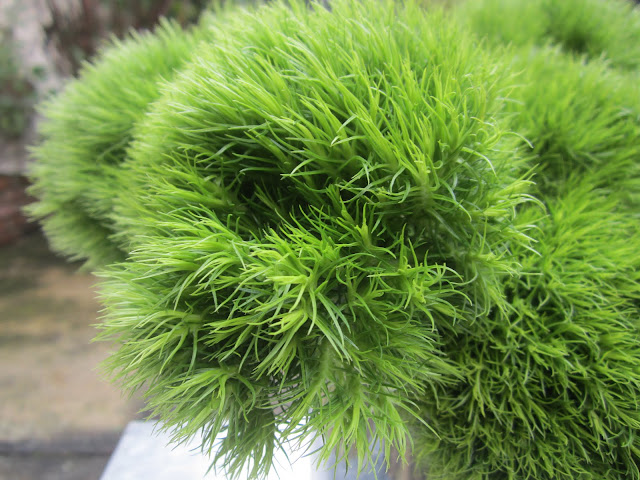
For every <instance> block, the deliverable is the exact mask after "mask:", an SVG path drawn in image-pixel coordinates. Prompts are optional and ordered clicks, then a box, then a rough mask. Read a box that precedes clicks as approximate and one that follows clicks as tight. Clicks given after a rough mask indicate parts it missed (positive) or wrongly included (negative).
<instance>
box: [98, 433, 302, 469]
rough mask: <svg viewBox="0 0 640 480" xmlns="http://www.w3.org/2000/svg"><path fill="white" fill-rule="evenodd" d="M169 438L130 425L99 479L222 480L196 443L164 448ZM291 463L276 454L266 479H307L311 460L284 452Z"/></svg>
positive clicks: (165, 434)
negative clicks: (211, 467)
mask: <svg viewBox="0 0 640 480" xmlns="http://www.w3.org/2000/svg"><path fill="white" fill-rule="evenodd" d="M169 439H170V435H169V434H168V433H166V432H159V431H157V429H154V424H153V423H151V422H131V423H129V425H127V428H126V429H125V431H124V433H123V434H122V438H121V439H120V442H119V443H118V446H117V447H116V450H115V451H114V452H113V455H112V457H111V459H110V460H109V463H108V464H107V468H106V469H105V471H104V473H103V474H102V477H101V480H147V479H149V480H176V479H179V480H205V479H206V480H222V479H224V478H225V476H224V472H222V471H218V472H215V471H214V470H212V471H211V472H210V473H209V474H208V475H207V474H206V472H207V469H208V468H209V465H210V463H211V462H210V461H209V459H208V458H207V457H206V456H204V455H202V454H201V453H200V452H199V451H198V450H197V447H198V445H199V444H200V442H198V441H197V440H196V441H194V442H192V443H191V444H190V445H180V446H173V445H172V446H167V444H168V443H169ZM288 455H289V458H291V459H292V460H294V462H293V465H292V466H290V465H289V462H288V461H287V458H286V457H285V455H284V454H283V453H282V452H278V453H277V454H276V459H275V462H274V465H275V468H274V469H272V471H271V473H270V474H269V477H268V480H278V479H279V480H308V479H310V478H311V470H312V467H311V458H310V457H301V458H298V457H299V455H295V454H293V453H291V452H288Z"/></svg>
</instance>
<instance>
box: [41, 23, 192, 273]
mask: <svg viewBox="0 0 640 480" xmlns="http://www.w3.org/2000/svg"><path fill="white" fill-rule="evenodd" d="M197 38H198V35H197V32H192V33H185V32H183V31H182V30H181V29H180V27H178V26H176V25H173V24H171V23H168V22H164V23H162V25H161V26H160V27H158V29H157V30H156V31H155V33H154V34H150V33H143V34H138V33H133V34H132V35H131V36H130V38H128V39H126V40H123V41H120V40H115V39H114V40H112V41H111V43H110V44H109V45H107V46H106V47H105V49H104V51H103V52H102V54H101V55H100V56H99V57H98V59H97V60H95V61H94V62H93V63H87V64H85V66H84V68H83V69H82V71H81V72H80V76H79V78H78V79H75V80H72V81H71V82H70V83H69V84H67V86H66V87H65V89H64V91H63V92H62V93H61V94H60V95H57V96H55V97H53V98H52V99H50V100H49V101H47V102H45V103H44V104H43V105H42V106H41V113H42V115H43V117H44V118H45V121H44V122H43V124H42V125H41V127H40V132H39V133H40V134H41V136H42V137H43V141H42V142H41V143H40V145H38V146H37V147H36V148H35V149H34V150H33V154H34V157H35V158H36V160H37V161H36V162H35V163H34V164H33V167H32V168H31V170H30V177H31V181H32V183H33V186H32V187H31V192H30V193H31V194H32V195H33V196H34V197H36V198H37V199H38V201H37V202H36V203H35V204H33V205H31V206H30V209H29V212H30V214H31V215H32V217H34V218H36V219H38V220H40V222H41V223H42V225H43V227H44V230H45V231H46V233H47V235H48V237H49V241H50V243H51V245H52V247H53V248H54V249H55V250H56V251H58V252H60V253H63V254H64V255H67V256H69V257H70V258H72V259H74V260H84V261H85V262H86V265H87V266H88V267H89V268H95V267H100V266H104V265H107V264H109V263H112V262H113V261H116V260H121V259H124V257H125V254H126V250H124V251H123V249H122V248H121V247H120V245H118V244H117V243H116V242H114V241H113V240H112V239H111V235H112V234H113V233H114V227H113V221H112V220H111V218H110V212H111V210H112V208H113V199H114V197H115V195H116V193H117V192H118V191H119V189H120V188H121V187H120V185H119V184H118V182H117V180H116V178H117V177H116V172H117V170H118V169H119V166H120V164H121V163H122V162H123V160H124V158H125V156H126V150H127V147H128V145H129V142H130V141H131V135H132V129H133V126H134V125H135V124H136V123H137V122H138V121H139V120H141V119H142V118H143V117H144V115H145V112H146V110H147V106H148V105H149V103H150V102H151V101H153V100H155V99H156V98H157V97H158V96H159V95H160V90H161V84H162V83H163V82H165V81H168V80H170V79H171V77H172V75H173V73H174V71H175V70H176V68H178V67H179V66H180V65H181V64H182V63H183V62H185V60H186V59H187V58H189V57H190V56H191V55H192V52H193V51H194V50H195V48H196V44H197Z"/></svg>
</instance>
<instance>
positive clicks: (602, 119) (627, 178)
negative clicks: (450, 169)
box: [509, 47, 640, 208]
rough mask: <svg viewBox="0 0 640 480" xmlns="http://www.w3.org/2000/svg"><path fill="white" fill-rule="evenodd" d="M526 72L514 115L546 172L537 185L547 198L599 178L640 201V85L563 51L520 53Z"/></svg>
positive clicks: (518, 61) (517, 63) (517, 60)
mask: <svg viewBox="0 0 640 480" xmlns="http://www.w3.org/2000/svg"><path fill="white" fill-rule="evenodd" d="M513 55H514V62H513V67H514V68H515V69H516V70H518V71H520V72H521V75H520V76H519V81H520V82H521V87H520V88H517V89H515V90H514V92H513V95H512V100H513V102H512V103H510V106H509V108H510V109H511V110H512V111H513V112H514V128H515V129H516V130H517V131H518V133H520V134H521V135H523V137H524V138H526V141H527V142H528V143H529V145H530V147H531V150H532V153H533V154H534V155H535V156H536V158H535V162H536V163H537V164H538V167H537V170H536V175H535V177H534V179H535V181H536V184H537V187H538V190H539V191H540V192H541V194H542V195H543V196H544V197H546V196H548V195H562V194H563V193H564V191H565V190H566V188H569V187H567V186H566V185H565V183H566V181H567V180H568V179H569V178H571V177H572V176H575V175H576V174H579V173H582V174H591V173H596V172H597V178H598V179H599V182H600V183H599V185H600V186H601V187H606V188H609V189H612V190H613V191H614V193H617V194H623V195H625V196H627V197H629V196H632V197H635V198H636V200H635V201H634V202H633V203H632V205H636V208H637V206H638V205H640V204H639V203H637V197H638V194H639V193H640V163H639V162H638V158H640V83H639V82H638V81H637V79H635V78H632V77H631V76H630V75H627V74H622V73H620V72H617V71H612V70H611V69H609V68H608V64H607V63H606V62H602V61H599V60H592V61H590V62H585V61H584V60H583V59H577V58H574V57H572V56H569V55H566V54H564V53H562V51H561V50H559V49H557V48H540V49H538V48H534V49H529V48H526V47H525V48H519V49H516V50H515V51H514V52H513Z"/></svg>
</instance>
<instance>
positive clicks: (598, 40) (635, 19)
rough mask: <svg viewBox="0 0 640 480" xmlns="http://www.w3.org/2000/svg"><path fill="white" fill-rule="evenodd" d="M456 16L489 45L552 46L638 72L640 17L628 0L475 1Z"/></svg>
mask: <svg viewBox="0 0 640 480" xmlns="http://www.w3.org/2000/svg"><path fill="white" fill-rule="evenodd" d="M457 11H458V13H457V16H458V17H459V18H460V19H461V20H462V21H463V22H464V23H465V25H467V26H468V28H471V30H473V31H474V32H477V33H478V34H480V35H481V36H483V37H486V38H487V39H488V40H489V41H491V42H497V43H510V44H513V45H532V44H533V45H539V46H543V45H547V44H552V45H557V46H559V47H560V48H562V49H563V50H564V51H565V52H567V53H569V54H573V55H577V56H583V55H584V56H586V57H588V58H590V59H599V58H603V59H606V60H607V61H608V62H610V64H611V65H612V66H614V67H615V68H618V69H621V70H627V71H634V72H637V70H638V68H640V12H639V11H638V8H637V6H635V4H634V3H633V2H631V1H628V0H562V1H558V0H528V1H524V0H477V1H476V0H471V1H464V2H461V3H460V5H459V6H458V7H457Z"/></svg>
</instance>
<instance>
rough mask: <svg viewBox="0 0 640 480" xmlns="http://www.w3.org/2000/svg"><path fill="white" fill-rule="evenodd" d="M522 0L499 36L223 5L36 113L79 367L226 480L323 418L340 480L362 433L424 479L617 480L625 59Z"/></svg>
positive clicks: (631, 99)
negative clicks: (95, 351)
mask: <svg viewBox="0 0 640 480" xmlns="http://www.w3.org/2000/svg"><path fill="white" fill-rule="evenodd" d="M503 3H504V2H503ZM504 4H505V5H507V3H504ZM508 4H509V5H516V4H515V3H513V2H511V3H508ZM483 5H485V8H495V5H496V3H495V2H483ZM487 5H488V7H487ZM527 5H529V6H528V7H525V8H531V9H532V10H531V11H532V12H534V11H536V9H539V8H543V7H544V8H545V9H547V10H544V12H545V15H544V16H541V17H539V20H540V21H541V24H542V25H543V27H540V28H538V27H536V26H535V25H534V26H533V27H532V32H533V33H531V32H530V33H527V34H526V35H522V36H521V37H519V38H520V40H519V43H521V45H519V46H512V47H510V48H506V47H503V46H501V45H500V42H493V43H490V42H489V44H488V45H487V44H486V43H483V42H484V41H483V40H481V39H478V38H476V37H474V36H472V35H471V34H470V33H468V32H465V27H464V26H461V25H459V20H460V15H459V14H456V17H455V19H452V18H451V17H449V16H448V15H447V14H444V13H442V12H440V11H439V10H436V9H434V10H433V11H429V12H424V11H422V10H421V9H420V8H419V7H418V6H417V5H416V4H413V3H411V2H408V3H407V4H402V5H400V4H398V3H393V2H391V1H387V2H384V3H378V2H375V1H374V0H362V1H357V0H336V1H335V2H332V3H331V8H330V9H327V8H325V7H323V6H322V5H320V4H313V5H312V6H311V7H308V6H307V5H305V4H304V3H303V2H295V1H294V2H291V3H286V4H285V3H274V4H271V5H269V6H265V7H262V8H260V9H257V10H250V11H242V10H230V11H229V12H227V13H226V14H225V16H224V17H223V21H220V22H215V21H212V22H209V20H207V21H206V22H205V23H203V24H202V25H201V26H200V27H199V29H197V31H196V33H192V34H189V35H194V36H196V37H198V38H200V39H202V40H203V41H202V42H200V43H198V44H197V45H196V43H195V42H194V40H193V38H192V39H189V38H188V37H187V36H186V35H185V34H182V33H180V32H179V31H176V30H172V32H173V33H172V35H175V36H176V38H177V39H176V40H174V41H172V42H171V44H172V45H174V44H178V43H180V41H181V42H183V43H182V46H174V48H176V50H175V52H176V56H177V57H179V58H176V60H175V62H174V63H172V64H171V66H170V68H168V70H167V71H166V73H163V74H161V75H159V74H158V73H157V72H158V71H159V70H158V67H157V64H158V62H162V61H164V58H165V56H164V55H160V58H157V57H153V56H150V55H149V52H148V51H147V50H146V49H148V48H150V47H149V46H148V45H147V44H146V43H145V42H149V44H153V45H156V46H157V45H158V43H157V42H162V40H161V39H162V38H163V33H160V34H158V36H155V37H153V36H151V37H145V38H147V40H145V42H137V41H131V42H129V43H127V42H125V43H124V44H116V45H115V46H113V48H112V49H111V50H110V51H108V52H106V53H105V54H104V58H103V60H101V62H102V63H98V64H96V66H95V67H90V68H87V70H86V71H85V72H84V73H83V74H82V75H81V77H80V79H79V80H78V82H76V83H74V84H73V85H72V86H71V87H69V89H68V91H67V92H66V93H64V94H63V95H62V96H61V97H59V99H58V100H56V101H55V102H52V103H50V104H49V106H48V107H46V109H45V113H46V115H47V117H48V118H49V120H48V122H49V123H48V124H47V126H46V127H45V129H44V130H43V133H44V136H45V141H44V143H43V144H42V145H41V146H40V147H38V148H37V149H36V154H37V156H38V161H39V166H38V167H36V169H35V170H34V171H35V172H36V173H35V174H34V180H35V186H34V190H33V191H34V192H35V193H36V194H37V195H38V196H39V197H40V203H39V205H38V206H36V207H34V210H33V212H35V214H37V215H39V216H40V217H45V218H50V220H45V221H50V222H51V225H54V226H55V225H60V227H59V228H51V227H50V228H49V232H50V235H51V237H52V238H53V239H54V241H55V242H59V243H58V245H60V247H59V248H61V249H63V250H64V251H66V252H67V253H75V254H76V255H80V256H82V257H88V258H89V262H90V264H91V265H94V266H100V267H101V268H100V275H101V276H102V277H103V281H102V287H101V292H102V293H101V295H102V299H103V302H104V304H105V317H104V319H103V323H102V324H101V326H100V328H101V329H102V332H101V334H100V338H101V339H108V340H112V341H114V342H116V344H117V345H118V350H117V351H116V352H115V353H114V354H113V356H112V357H111V358H110V359H109V361H108V362H107V364H106V368H107V370H108V371H109V372H110V373H111V374H112V375H113V377H114V378H115V379H117V380H118V381H119V382H120V383H121V385H122V386H123V388H124V389H125V390H127V391H130V392H133V391H136V390H139V389H145V390H146V397H147V400H148V402H149V405H150V407H151V409H152V411H153V414H154V415H156V414H157V415H159V417H160V418H161V419H162V421H163V422H164V426H165V428H168V429H172V430H173V431H174V440H175V441H185V440H187V439H188V438H190V437H192V436H193V435H194V434H196V433H198V432H200V433H202V434H203V438H204V444H203V449H204V450H205V451H207V452H213V453H215V456H216V458H217V459H218V460H221V461H222V463H223V464H224V465H225V466H226V467H227V468H228V469H229V471H230V472H231V474H238V473H239V471H240V469H241V468H242V467H243V466H246V465H247V464H249V466H250V469H249V472H250V475H251V476H252V477H263V476H264V475H265V474H266V473H267V472H268V470H269V469H270V467H271V460H272V456H273V455H272V454H273V451H274V449H276V448H279V446H280V445H281V444H282V443H283V442H286V441H292V442H300V443H301V444H303V443H304V442H307V441H310V440H313V439H315V438H317V437H322V439H323V444H322V447H321V448H320V458H321V459H327V458H329V457H330V455H331V454H332V453H333V452H337V458H338V459H346V460H347V461H349V456H348V454H349V453H350V452H354V453H355V456H356V463H357V468H358V470H359V471H360V470H361V469H362V468H364V467H365V466H366V465H367V464H370V463H371V462H372V461H373V459H372V458H371V456H372V453H371V451H370V448H369V447H370V445H371V443H375V442H378V441H379V442H380V443H381V445H382V446H383V447H382V452H383V454H384V456H385V458H386V460H387V461H389V460H390V456H391V452H392V451H393V450H397V451H398V452H399V455H400V456H401V457H403V458H404V456H405V454H406V453H407V452H408V451H411V452H412V454H413V455H414V456H415V458H416V459H417V461H418V465H419V466H420V471H419V473H421V474H423V475H428V476H429V478H442V479H451V480H471V479H473V480H495V479H498V478H506V479H513V480H524V479H529V478H536V479H541V480H552V479H553V480H556V479H567V480H569V479H576V478H577V479H581V480H587V479H592V480H596V479H597V480H602V479H604V480H622V479H635V480H638V479H640V472H639V471H638V464H640V455H639V453H638V452H640V445H639V443H638V442H639V441H640V440H638V439H639V438H640V436H638V432H639V430H640V428H639V427H640V413H638V409H637V405H636V399H637V398H638V396H639V394H640V343H638V340H637V339H638V333H640V332H639V331H638V323H637V315H638V305H639V302H640V278H639V275H640V273H638V272H639V270H640V269H639V268H638V267H640V265H638V263H639V262H640V260H638V259H637V256H636V254H635V252H637V251H638V250H639V249H640V235H639V233H640V232H638V228H640V227H639V226H638V222H637V205H638V203H637V200H638V198H637V194H638V191H639V190H638V187H639V186H640V176H639V175H638V173H640V172H638V167H637V161H636V158H637V156H638V147H637V144H638V142H637V140H638V136H639V133H640V130H639V128H640V122H639V121H638V112H639V110H638V108H639V105H640V102H639V99H638V97H639V94H638V87H637V86H634V84H633V83H632V82H633V78H635V75H636V74H637V72H635V71H634V70H633V68H634V67H633V61H632V60H629V59H630V58H631V57H626V56H624V55H622V53H621V52H623V49H622V48H621V47H620V46H619V45H617V44H616V43H615V42H616V40H615V39H614V37H613V34H611V35H610V36H606V38H608V39H609V40H611V42H612V43H611V45H609V44H607V45H606V48H604V47H603V45H604V44H598V43H597V42H595V40H594V41H592V40H589V41H586V42H585V43H584V45H587V46H588V47H589V48H586V47H585V49H584V51H583V52H582V53H583V54H582V55H576V54H575V53H574V52H571V50H575V49H573V48H570V45H572V44H571V43H570V42H569V43H567V42H565V40H562V41H558V43H559V44H556V45H547V43H549V41H548V39H549V38H551V37H550V33H549V32H550V31H552V30H553V29H551V27H549V22H550V21H551V20H554V22H555V19H550V18H549V17H548V15H550V14H549V12H550V11H551V10H548V9H549V8H551V7H552V6H553V3H552V2H544V1H536V2H533V3H528V4H527ZM584 5H587V6H589V9H585V11H586V12H588V13H589V15H594V12H596V13H597V14H600V13H598V12H601V10H599V9H596V8H595V7H594V6H598V7H599V8H604V9H605V10H603V11H606V12H610V13H609V14H608V15H611V18H614V17H615V18H616V19H619V18H620V17H619V16H614V13H615V12H614V10H609V7H603V6H602V4H600V3H598V2H595V1H594V0H586V3H585V4H584ZM474 8H475V7H474ZM513 8H515V6H514V7H513ZM554 8H555V7H554ZM611 12H614V13H611ZM625 12H626V13H627V14H628V15H627V16H628V17H629V18H628V19H626V20H625V21H627V22H629V23H628V24H629V25H634V24H635V23H634V22H636V21H637V20H638V19H637V16H636V15H637V13H636V12H635V11H632V10H630V9H629V10H627V11H625ZM469 14H470V16H469V17H467V18H466V19H465V20H463V21H464V22H471V24H473V25H476V28H477V33H480V34H481V35H482V34H483V32H484V30H483V25H487V24H488V23H485V22H484V20H482V21H478V20H477V19H478V18H482V19H487V18H490V17H491V16H492V15H493V16H495V15H496V12H488V13H487V12H482V11H481V10H473V9H472V10H470V11H469ZM567 15H568V14H567ZM616 15H617V14H616ZM589 18H590V17H589ZM456 19H457V21H456ZM585 21H586V20H585ZM595 21H596V20H592V19H591V20H589V22H595ZM545 22H546V23H545ZM571 22H573V18H571ZM571 22H569V23H567V24H566V25H565V26H571V25H574V26H575V22H573V23H571ZM467 25H468V24H467ZM500 25H502V26H501V27H496V26H492V27H491V28H490V31H491V34H492V35H493V34H495V33H496V32H498V31H500V32H501V33H500V34H499V35H498V36H499V37H500V38H502V39H505V40H507V41H508V40H509V37H510V36H511V35H512V34H515V33H516V32H518V30H516V29H510V28H509V25H506V24H500ZM554 25H555V24H554ZM553 28H556V27H553ZM571 28H573V27H571ZM576 28H577V27H576ZM554 31H555V30H554ZM536 32H538V33H536ZM539 32H543V33H539ZM525 33H526V31H525ZM554 35H555V36H553V37H552V38H555V39H558V38H565V37H563V36H562V35H561V34H560V33H558V32H556V34H554ZM572 35H573V34H572ZM631 35H635V33H633V32H632V33H631ZM525 37H526V38H525ZM609 37H611V38H609ZM597 38H601V37H600V36H597ZM603 38H604V37H603ZM616 38H619V37H616ZM180 39H182V40H180ZM212 39H215V40H212ZM609 40H607V41H609ZM144 45H146V46H144ZM594 45H595V46H594ZM614 47H615V48H614ZM138 48H140V50H136V49H138ZM159 48H160V50H162V48H167V45H164V46H163V47H159ZM132 49H133V50H132ZM131 51H139V52H140V53H139V54H140V55H141V57H140V58H146V59H148V61H149V65H151V67H150V68H148V69H147V70H146V71H141V72H140V76H139V77H137V78H138V80H137V81H138V82H139V83H136V84H135V85H127V84H125V83H124V82H123V81H122V80H121V76H118V75H117V74H116V73H114V72H122V71H126V70H127V69H128V68H133V67H131V66H129V64H128V63H127V62H130V61H131ZM603 52H604V53H603ZM612 52H613V53H612ZM614 53H615V54H614ZM601 54H605V56H606V57H607V59H608V60H607V59H605V60H603V59H600V58H599V57H600V55H601ZM596 57H597V58H596ZM107 66H108V67H107ZM614 66H618V67H621V68H619V69H616V70H615V71H614V69H613V68H612V67H614ZM163 68H164V67H163ZM176 69H177V72H175V73H174V70H176ZM627 70H628V71H627ZM163 71H164V70H163ZM149 72H150V73H149ZM160 76H161V77H162V78H163V80H164V81H163V82H159V78H160ZM548 78H553V79H554V82H553V83H552V84H549V82H545V79H548ZM89 85H91V88H89V89H88V90H87V92H93V91H94V90H96V89H99V88H101V90H100V93H99V94H97V95H96V96H95V97H92V98H88V97H87V96H86V95H80V94H77V93H74V92H75V91H78V92H82V91H83V90H81V89H83V88H88V87H87V86H89ZM139 91H140V92H143V93H144V94H143V95H139V94H138V92H139ZM116 92H118V93H116ZM112 97H118V98H122V99H123V102H124V103H125V104H126V105H127V106H128V107H127V109H125V112H129V111H131V114H129V113H127V115H123V113H122V112H121V111H120V110H118V111H117V112H116V113H115V114H114V113H113V110H111V109H110V106H111V105H112V103H111V102H112V101H113V98H112ZM136 99H139V100H140V101H139V102H134V100H136ZM129 105H131V106H129ZM123 108H124V106H123ZM77 112H81V113H82V115H81V116H80V118H82V119H83V121H81V123H80V124H79V125H78V124H76V123H73V122H71V121H70V119H71V118H78V113H77ZM83 128H84V129H83ZM80 147H82V148H80ZM60 152H65V153H64V154H60ZM114 152H115V153H114ZM70 153H73V155H70ZM96 154H97V155H96ZM107 155H108V158H109V159H110V160H109V162H105V165H106V167H105V166H103V165H102V157H103V156H105V158H107V157H106V156H107ZM96 159H97V160H98V161H96ZM58 166H59V167H58ZM56 168H60V169H61V170H60V171H61V172H62V171H65V174H62V175H60V176H59V177H56V176H54V175H53V174H54V173H55V171H56ZM534 182H535V184H534ZM87 185H90V186H91V188H88V187H87ZM80 186H82V187H80ZM67 200H68V201H67ZM78 205H79V206H80V208H78ZM74 209H76V210H75V211H76V212H80V213H81V215H79V216H78V215H77V216H75V217H73V218H72V217H71V216H70V217H66V215H67V213H65V212H74ZM46 215H52V216H51V217H46ZM85 231H91V232H97V234H95V235H93V236H92V237H90V238H92V239H94V240H95V241H94V242H93V243H91V242H89V241H88V240H87V238H89V237H88V236H86V235H85V233H83V232H85ZM83 235H85V237H84V238H83ZM88 245H90V246H91V248H90V249H89V248H87V246H88ZM110 252H115V254H114V255H111V254H110ZM114 258H116V259H117V258H119V259H120V261H117V262H116V263H112V259H114ZM174 429H175V430H174ZM218 433H226V439H225V440H223V441H222V442H221V444H219V445H217V444H214V439H215V438H216V435H217V434H218Z"/></svg>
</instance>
